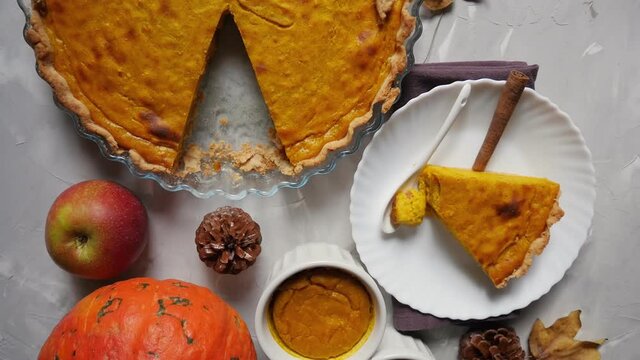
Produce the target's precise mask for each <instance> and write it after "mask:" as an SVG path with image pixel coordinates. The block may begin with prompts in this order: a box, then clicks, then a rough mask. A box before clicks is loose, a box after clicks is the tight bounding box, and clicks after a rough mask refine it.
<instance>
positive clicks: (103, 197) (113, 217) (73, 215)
mask: <svg viewBox="0 0 640 360" xmlns="http://www.w3.org/2000/svg"><path fill="white" fill-rule="evenodd" d="M147 223H148V220H147V211H146V209H145V208H144V205H142V203H141V202H140V200H139V199H138V198H137V197H136V196H135V195H134V194H133V193H132V192H131V191H129V190H128V189H127V188H125V187H123V186H121V185H119V184H116V183H114V182H111V181H106V180H89V181H84V182H81V183H78V184H75V185H73V186H71V187H70V188H68V189H67V190H65V191H63V192H62V194H60V195H59V196H58V198H57V199H56V200H55V201H54V202H53V205H51V209H49V214H48V215H47V223H46V226H45V232H44V236H45V241H46V244H47V251H48V252H49V255H51V258H52V259H53V261H55V263H56V264H58V265H59V266H60V267H61V268H63V269H64V270H66V271H68V272H70V273H72V274H75V275H78V276H80V277H84V278H88V279H109V278H112V277H115V276H117V275H118V274H120V273H122V272H123V271H124V270H125V269H127V268H128V267H129V266H130V265H131V264H133V263H134V262H135V261H136V260H137V259H138V257H140V254H141V253H142V250H143V249H144V247H145V245H146V233H147Z"/></svg>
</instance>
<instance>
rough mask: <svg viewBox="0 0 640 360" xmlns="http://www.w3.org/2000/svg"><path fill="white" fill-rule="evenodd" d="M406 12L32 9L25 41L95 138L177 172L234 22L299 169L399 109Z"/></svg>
mask: <svg viewBox="0 0 640 360" xmlns="http://www.w3.org/2000/svg"><path fill="white" fill-rule="evenodd" d="M381 2H384V5H385V6H384V7H382V10H380V11H382V13H379V9H380V8H381V5H379V6H376V5H377V3H381ZM409 3H410V1H409V0H393V1H388V0H386V1H383V0H350V1H342V0H315V1H286V0H147V1H124V2H122V1H107V0H33V12H32V17H31V28H30V29H29V30H28V31H27V39H28V40H29V42H30V43H31V45H32V46H33V48H34V50H35V53H36V58H37V62H38V69H39V72H40V74H41V75H42V77H43V78H44V79H45V80H46V81H47V82H49V83H50V84H51V86H52V87H53V90H54V93H55V96H56V98H57V99H58V100H59V102H60V103H61V104H62V105H64V106H65V107H66V108H68V109H70V110H71V111H73V112H74V113H76V114H77V115H78V116H79V118H80V120H81V122H82V124H83V125H84V127H85V128H86V129H87V130H88V131H89V132H92V133H94V134H97V135H100V136H101V137H103V138H104V139H105V140H106V141H107V143H108V145H109V147H110V148H111V150H113V151H114V152H117V153H120V154H128V155H129V156H130V157H131V159H132V160H133V162H134V163H135V164H136V165H138V167H140V168H141V169H145V170H152V171H160V172H173V171H174V169H175V167H176V163H177V159H178V158H179V156H180V154H181V152H182V151H183V149H182V145H183V141H184V139H185V137H186V136H187V135H188V132H189V127H190V126H189V117H190V112H191V109H192V107H193V104H194V103H195V102H197V101H198V100H199V96H198V93H197V92H198V91H197V89H198V84H199V81H200V77H201V75H202V74H203V72H204V70H205V67H206V64H207V61H208V58H209V57H210V56H212V55H213V54H214V52H224V49H216V46H215V41H214V35H215V33H216V31H217V28H218V24H219V23H220V21H221V18H222V17H224V16H232V17H233V19H234V21H235V23H236V25H237V27H238V29H239V31H240V33H241V35H242V39H243V41H244V45H245V48H246V50H247V54H248V56H249V59H250V61H251V63H252V66H253V70H254V73H255V75H256V78H257V81H258V84H259V86H260V89H261V92H262V95H263V97H264V99H265V102H266V105H267V107H268V109H269V112H270V115H271V118H272V119H273V124H274V128H275V134H276V137H277V140H278V142H279V143H280V144H281V146H282V147H283V149H284V153H285V154H283V156H286V159H288V161H289V162H290V164H291V165H293V166H294V167H295V168H296V169H301V168H302V167H305V166H313V165H317V164H319V163H321V162H322V161H323V160H324V159H325V158H326V156H327V153H328V152H329V151H331V150H332V149H335V148H338V147H341V146H344V145H346V144H347V143H349V142H350V140H351V137H352V135H353V132H354V129H355V128H356V127H358V126H361V125H363V124H364V123H366V122H367V121H368V120H369V119H370V118H371V114H372V111H373V107H374V106H375V105H376V104H381V105H382V109H383V111H386V110H388V109H389V107H390V106H391V104H392V103H393V101H394V100H395V99H396V97H397V95H398V93H399V90H398V89H397V88H396V87H395V84H394V82H395V80H396V78H397V76H398V74H400V72H402V71H403V70H404V69H405V67H406V50H405V47H404V42H405V40H406V39H407V37H408V36H409V35H410V33H411V32H412V31H413V28H414V26H415V18H414V17H413V16H411V15H410V14H409V9H408V6H409ZM381 14H382V15H384V16H381Z"/></svg>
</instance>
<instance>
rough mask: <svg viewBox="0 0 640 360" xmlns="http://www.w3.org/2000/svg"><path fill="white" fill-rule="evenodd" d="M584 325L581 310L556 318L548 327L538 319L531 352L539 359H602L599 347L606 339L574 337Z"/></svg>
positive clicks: (533, 330)
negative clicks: (588, 339)
mask: <svg viewBox="0 0 640 360" xmlns="http://www.w3.org/2000/svg"><path fill="white" fill-rule="evenodd" d="M580 327H582V323H581V322H580V310H575V311H573V312H571V313H570V314H569V315H567V316H565V317H563V318H560V319H558V320H556V322H554V323H553V325H551V326H550V327H548V328H545V327H544V324H543V323H542V321H540V319H538V320H536V322H535V323H534V324H533V327H532V329H531V334H530V335H529V352H530V353H531V356H532V357H533V358H534V359H537V360H600V352H599V351H598V348H599V347H600V345H602V343H603V342H604V340H597V341H580V340H576V339H574V337H575V336H576V334H577V333H578V331H579V330H580Z"/></svg>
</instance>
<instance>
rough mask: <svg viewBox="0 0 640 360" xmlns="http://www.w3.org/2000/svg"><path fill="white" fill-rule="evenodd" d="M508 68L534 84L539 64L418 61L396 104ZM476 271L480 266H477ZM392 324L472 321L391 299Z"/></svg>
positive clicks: (414, 326) (503, 75)
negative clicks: (440, 315)
mask: <svg viewBox="0 0 640 360" xmlns="http://www.w3.org/2000/svg"><path fill="white" fill-rule="evenodd" d="M511 70H519V71H521V72H523V73H525V74H526V75H527V76H529V78H530V79H531V81H530V83H529V84H528V85H527V86H529V87H531V88H533V85H534V82H535V80H536V77H537V75H538V65H528V64H527V63H526V62H522V61H469V62H447V63H431V64H417V65H415V66H414V67H413V68H412V69H411V71H409V73H408V74H407V76H406V77H405V78H404V80H403V81H402V95H401V97H400V100H399V101H398V103H397V104H396V106H395V108H400V107H402V106H404V105H405V104H406V103H407V102H408V101H409V100H411V99H412V98H414V97H416V96H418V95H420V94H422V93H425V92H427V91H429V90H431V89H433V88H434V87H436V86H439V85H445V84H450V83H452V82H455V81H460V80H473V79H482V78H489V79H494V80H506V79H507V77H508V76H509V72H511ZM478 271H479V270H478ZM392 306H393V325H394V327H395V328H396V329H397V330H398V331H416V330H429V329H434V328H438V327H441V326H444V325H449V324H457V325H472V324H473V323H474V322H473V321H472V322H468V321H454V320H450V319H442V318H437V317H435V316H433V315H429V314H423V313H421V312H419V311H417V310H414V309H412V308H411V307H410V306H407V305H404V304H401V303H400V302H399V301H397V300H396V299H393V303H392ZM513 316H515V314H514V313H512V314H509V315H506V316H501V317H497V318H490V319H487V320H484V321H503V320H506V319H508V318H511V317H513Z"/></svg>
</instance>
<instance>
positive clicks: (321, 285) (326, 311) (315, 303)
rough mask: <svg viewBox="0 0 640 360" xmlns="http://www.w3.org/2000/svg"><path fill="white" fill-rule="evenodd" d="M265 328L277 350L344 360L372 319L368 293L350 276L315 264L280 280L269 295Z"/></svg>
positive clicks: (366, 332)
mask: <svg viewBox="0 0 640 360" xmlns="http://www.w3.org/2000/svg"><path fill="white" fill-rule="evenodd" d="M270 311H271V319H270V320H271V323H270V326H271V331H272V332H273V334H274V335H275V336H274V337H275V338H276V339H277V341H278V342H279V343H280V346H282V348H283V349H285V350H287V351H288V352H289V353H292V355H295V356H297V357H303V358H309V359H344V358H346V357H348V356H349V355H350V354H352V353H353V352H355V351H356V350H357V349H358V348H360V346H361V345H362V344H364V342H366V339H367V338H368V336H369V334H370V333H371V330H372V329H373V324H374V322H375V321H374V318H375V316H374V310H373V304H372V301H371V297H370V295H369V292H368V291H367V289H366V288H365V286H364V285H363V284H362V283H361V282H360V281H359V280H358V279H356V278H355V277H353V276H352V275H350V274H348V273H346V272H344V271H341V270H337V269H329V268H316V269H311V270H306V271H303V272H300V273H298V274H296V275H294V276H292V277H291V278H289V279H288V280H286V281H285V282H284V283H283V284H282V285H281V286H280V287H279V289H278V290H277V291H276V292H275V293H274V295H273V299H272V300H271V310H270Z"/></svg>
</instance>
